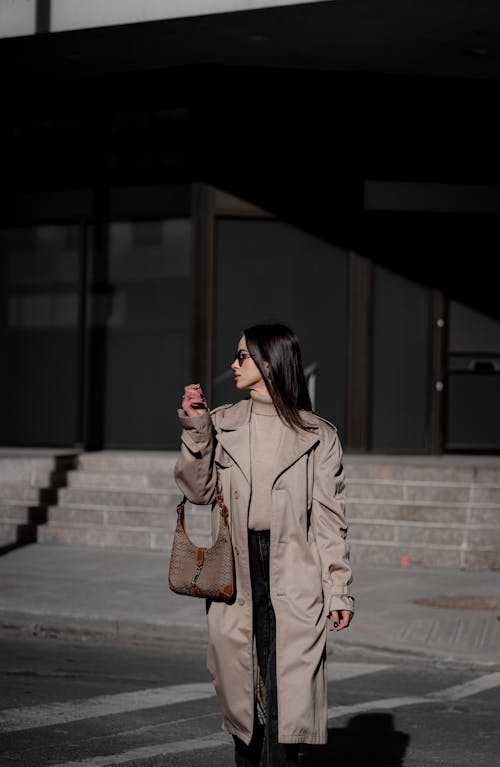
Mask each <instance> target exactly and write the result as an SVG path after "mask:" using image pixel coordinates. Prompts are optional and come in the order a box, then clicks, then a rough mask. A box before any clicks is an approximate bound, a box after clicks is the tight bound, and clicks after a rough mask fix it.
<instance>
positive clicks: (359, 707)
mask: <svg viewBox="0 0 500 767" xmlns="http://www.w3.org/2000/svg"><path fill="white" fill-rule="evenodd" d="M390 668H391V666H387V665H381V664H372V663H330V664H329V666H328V679H329V681H331V682H335V681H339V680H342V679H350V678H354V677H357V676H362V675H365V674H371V673H375V672H378V671H383V670H386V669H390ZM498 686H500V672H492V673H490V674H484V675H483V676H481V677H477V678H475V679H472V680H469V681H468V682H465V683H464V684H461V685H454V686H452V687H447V688H445V689H442V690H436V691H434V692H430V693H427V694H425V695H419V696H408V697H397V698H379V699H375V700H367V701H362V702H360V703H355V704H353V705H345V706H342V705H339V706H332V707H331V708H330V709H329V710H328V718H329V720H333V719H339V718H341V717H345V716H352V715H353V714H359V713H363V712H369V711H392V710H394V709H397V708H401V707H403V706H412V705H421V704H425V703H427V704H435V703H446V702H454V701H457V700H460V699H462V698H466V697H469V696H471V695H477V694H478V693H480V692H483V691H486V690H490V689H493V688H495V687H498ZM213 695H214V692H213V688H212V685H211V684H208V683H200V684H185V685H172V686H169V687H158V688H153V689H147V690H137V691H134V692H128V693H119V694H117V695H102V696H98V697H95V698H90V699H86V700H81V701H68V702H66V703H63V702H61V703H52V704H46V705H42V706H28V707H24V708H18V709H6V710H4V711H0V732H15V731H22V730H27V729H32V728H36V727H43V726H49V725H54V724H61V723H63V722H64V723H68V722H74V721H80V720H82V719H88V718H92V717H101V716H107V715H109V714H119V713H129V712H133V711H141V710H144V709H149V708H156V707H162V706H167V705H175V704H178V703H182V702H186V701H194V700H202V699H207V698H211V697H212V696H213ZM129 734H130V733H129ZM231 745H232V740H231V738H230V737H229V736H228V735H227V734H225V733H223V732H215V733H211V734H209V735H205V736H200V737H195V738H192V739H188V738H186V739H184V740H174V741H167V742H163V743H155V744H152V745H148V746H140V747H137V748H132V749H128V750H125V751H122V752H120V753H114V754H109V755H107V756H93V757H89V758H84V759H81V760H72V761H66V762H62V763H60V764H54V765H53V767H111V766H112V765H120V764H125V763H127V762H133V761H139V760H141V759H144V760H145V759H149V758H152V757H167V756H169V755H173V754H181V753H186V752H194V751H198V750H201V751H206V750H208V749H213V748H220V747H224V746H231Z"/></svg>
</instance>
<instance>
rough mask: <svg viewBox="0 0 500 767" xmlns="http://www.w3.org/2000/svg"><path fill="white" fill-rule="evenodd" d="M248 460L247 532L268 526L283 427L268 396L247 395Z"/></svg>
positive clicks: (251, 393) (266, 528)
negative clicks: (248, 500) (248, 408)
mask: <svg viewBox="0 0 500 767" xmlns="http://www.w3.org/2000/svg"><path fill="white" fill-rule="evenodd" d="M250 396H251V397H252V401H253V402H252V412H251V415H250V460H251V472H252V495H251V498H250V508H249V511H248V528H249V530H269V529H270V527H271V487H272V484H273V481H274V479H275V477H276V473H277V471H278V461H277V457H278V455H279V450H280V446H281V443H282V440H283V438H284V434H285V430H286V428H287V427H286V426H285V424H284V423H283V421H282V420H281V418H280V417H279V415H278V413H277V412H276V408H275V407H274V404H273V401H272V399H271V397H265V396H262V395H260V394H255V393H254V392H250Z"/></svg>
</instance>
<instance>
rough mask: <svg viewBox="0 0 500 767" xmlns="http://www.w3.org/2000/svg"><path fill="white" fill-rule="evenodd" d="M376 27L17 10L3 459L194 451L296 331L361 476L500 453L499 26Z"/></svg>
mask: <svg viewBox="0 0 500 767" xmlns="http://www.w3.org/2000/svg"><path fill="white" fill-rule="evenodd" d="M373 5H374V4H373V3H371V4H368V3H365V2H359V3H347V2H346V3H330V2H318V3H308V4H301V3H290V2H289V3H280V2H276V0H275V2H273V3H266V2H253V3H252V2H238V3H236V2H229V0H227V2H224V1H223V0H220V1H219V2H215V1H214V2H211V3H202V2H194V0H193V2H187V1H186V0H185V2H183V3H182V4H180V3H177V2H158V1H157V0H151V1H150V2H147V0H143V2H140V3H123V2H110V3H105V4H102V3H97V2H95V3H94V2H88V3H84V4H82V3H76V2H75V3H73V2H71V3H69V2H67V1H65V2H58V0H52V2H45V1H39V2H35V0H33V2H25V1H24V2H20V1H19V0H18V1H17V2H9V3H3V4H2V5H1V6H0V35H1V38H0V61H1V63H2V67H1V71H2V75H1V78H2V92H3V94H4V96H3V102H4V104H3V106H4V110H5V118H4V120H3V121H2V126H1V128H0V138H1V141H0V146H1V150H0V151H1V152H2V167H3V169H4V170H3V178H4V184H3V189H2V192H1V201H2V205H1V212H0V269H1V288H0V291H1V292H0V306H1V315H0V318H1V319H0V333H1V339H2V344H1V345H2V349H3V355H2V356H3V360H4V375H3V376H2V377H1V382H0V442H1V444H2V445H4V446H53V447H62V448H65V447H77V448H82V449H91V448H120V449H128V448H134V449H169V448H175V447H176V446H177V442H178V427H177V423H176V407H177V403H178V400H179V395H180V393H181V392H182V388H183V385H184V384H185V383H187V382H190V381H193V380H199V381H201V382H202V383H203V385H204V387H205V389H206V391H207V393H208V397H209V401H210V403H211V404H212V405H213V406H216V405H218V404H222V403H224V402H227V401H231V400H233V399H234V392H233V391H232V386H231V383H230V378H229V376H228V369H229V364H230V361H231V358H232V354H233V353H234V347H235V345H236V343H237V340H238V338H239V335H240V333H241V330H242V329H243V328H244V327H246V326H248V325H250V324H253V323H254V322H259V321H266V320H281V321H285V322H287V323H289V324H290V325H292V326H293V327H294V328H295V329H296V330H297V332H298V334H299V336H300V338H301V341H302V345H303V350H304V357H305V364H306V366H307V368H308V372H309V374H310V383H311V388H312V390H313V391H314V396H315V405H316V407H317V409H318V410H319V412H321V414H323V415H325V417H327V418H330V419H331V420H332V421H334V422H335V423H336V424H337V425H338V427H339V430H340V433H341V436H342V439H343V442H344V444H345V446H346V448H347V449H348V450H350V451H352V452H355V451H356V452H373V453H407V454H408V453H422V454H425V453H444V452H457V451H458V452H493V453H495V452H498V451H500V308H499V306H500V305H499V303H498V295H497V294H498V289H497V284H498V282H497V280H496V275H497V268H498V266H499V264H500V251H499V244H500V243H499V231H500V230H499V227H498V223H499V216H500V164H499V157H498V148H497V143H498V142H497V136H498V130H499V128H500V126H499V124H498V122H499V120H498V117H497V115H496V108H495V103H496V95H497V90H498V77H499V76H500V71H498V70H497V67H498V66H499V65H498V63H496V62H495V59H494V56H492V55H491V50H492V49H493V43H494V41H492V40H489V41H488V39H487V38H488V34H490V35H491V31H490V32H488V30H489V28H490V26H491V25H489V21H491V15H490V16H488V15H487V14H486V15H485V7H486V6H488V4H482V7H481V9H476V10H470V9H469V13H470V14H472V16H473V18H470V17H467V15H466V14H465V11H464V12H463V16H460V15H459V14H458V15H457V12H456V10H455V11H454V12H453V13H452V11H451V5H450V8H449V9H447V8H446V7H445V6H447V4H446V3H444V4H442V7H441V10H440V14H438V15H437V17H433V18H431V17H426V16H425V13H426V11H425V9H420V10H418V11H417V10H415V11H412V13H416V14H420V15H419V16H418V18H416V19H415V20H414V21H415V23H414V24H412V23H410V22H411V21H412V20H411V19H408V18H407V17H405V15H404V13H403V12H402V11H401V9H398V4H397V3H391V2H384V3H376V4H375V5H376V6H378V10H379V11H380V13H379V14H378V15H375V16H374V13H373ZM368 6H370V8H371V9H372V10H371V11H370V8H369V7H368ZM483 6H484V7H483ZM447 11H448V12H449V15H447ZM489 11H490V14H494V13H496V14H497V15H498V11H495V9H494V7H493V4H491V8H489ZM405 13H406V14H408V13H409V11H408V9H406V12H405ZM417 21H418V22H420V26H419V25H418V24H417V23H416V22H417ZM424 22H425V24H426V26H425V28H423V26H422V25H423V24H424ZM472 22H473V23H474V29H475V32H474V34H471V33H470V29H471V24H472ZM450 24H451V27H452V28H453V29H452V30H450ZM452 31H453V34H452ZM438 44H439V46H440V47H439V46H438ZM474 46H475V47H474ZM488 46H489V47H488ZM445 54H446V55H445Z"/></svg>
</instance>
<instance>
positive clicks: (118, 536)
mask: <svg viewBox="0 0 500 767" xmlns="http://www.w3.org/2000/svg"><path fill="white" fill-rule="evenodd" d="M80 512H82V513H81V514H79V513H80ZM186 518H187V529H188V533H189V536H190V538H191V540H192V541H193V543H194V544H195V545H198V546H207V545H208V543H209V538H210V511H209V509H207V508H200V507H198V508H193V509H187V511H186ZM176 519H177V517H176V514H175V512H174V513H171V514H168V515H166V514H165V515H159V514H157V513H156V512H154V511H152V512H148V511H143V512H141V514H140V515H139V514H137V513H135V512H134V514H133V515H132V516H130V515H129V514H128V512H114V511H113V512H110V511H99V510H96V509H60V508H54V509H49V521H48V523H47V524H46V525H43V526H41V527H40V528H39V529H38V540H39V541H40V542H42V543H52V544H55V543H59V544H78V545H90V546H111V547H121V548H139V549H158V550H162V551H170V548H171V546H172V540H173V535H174V532H175V525H176Z"/></svg>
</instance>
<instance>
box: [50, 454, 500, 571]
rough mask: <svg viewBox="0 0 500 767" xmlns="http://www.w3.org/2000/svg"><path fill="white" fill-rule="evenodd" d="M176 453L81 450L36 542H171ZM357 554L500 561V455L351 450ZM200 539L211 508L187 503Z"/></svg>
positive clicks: (475, 565)
mask: <svg viewBox="0 0 500 767" xmlns="http://www.w3.org/2000/svg"><path fill="white" fill-rule="evenodd" d="M176 457H177V453H175V452H171V453H168V452H141V453H131V452H113V451H103V452H96V453H84V454H82V455H80V456H79V457H78V462H77V466H76V469H75V470H70V471H68V472H67V473H66V486H65V487H63V488H60V489H59V491H58V500H57V504H52V505H50V506H49V507H48V510H47V523H46V524H45V525H42V526H40V527H39V528H38V540H39V541H42V542H52V543H66V544H90V545H94V546H96V545H97V546H119V547H133V548H146V549H158V550H168V549H169V547H170V544H171V540H172V534H173V531H174V528H175V507H176V504H177V503H178V501H179V500H180V496H179V491H178V490H177V488H176V486H175V483H174V480H173V466H174V463H175V460H176ZM345 465H346V474H347V477H348V485H347V496H348V518H349V524H350V542H351V552H352V560H353V562H356V561H363V562H372V563H379V564H388V565H402V566H403V567H405V566H407V565H410V566H411V565H421V566H433V567H451V568H464V569H483V568H484V569H495V570H496V569H500V459H492V460H489V461H486V462H484V461H483V462H481V459H474V458H468V459H466V458H465V457H463V458H462V457H459V458H457V459H453V458H451V457H446V456H444V457H437V458H432V457H429V456H427V457H425V459H420V458H418V457H417V458H415V457H410V456H409V457H407V458H403V457H401V456H395V457H394V458H388V457H382V456H379V457H377V456H346V458H345ZM186 513H187V520H188V530H189V532H190V534H191V536H192V538H193V539H194V541H195V542H196V543H199V544H200V545H204V544H205V543H206V542H207V539H208V532H209V525H210V513H209V510H208V509H207V508H200V507H190V506H189V505H188V507H187V512H186Z"/></svg>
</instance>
